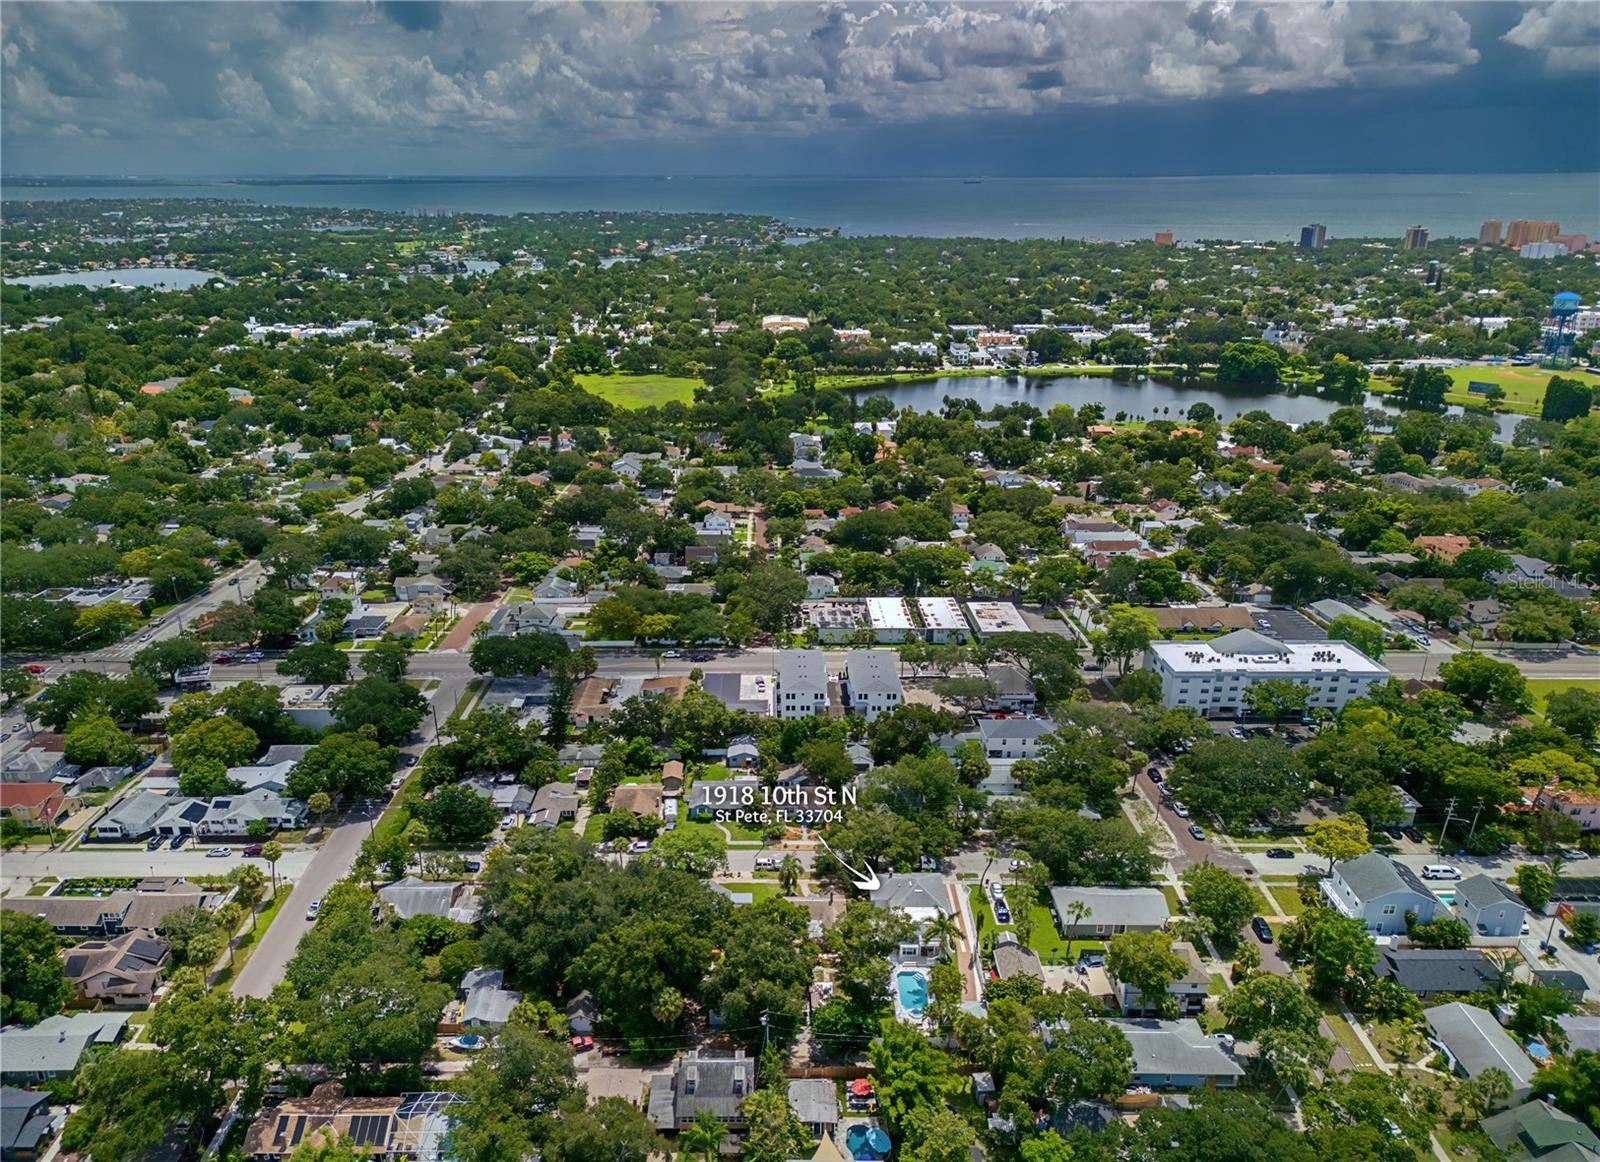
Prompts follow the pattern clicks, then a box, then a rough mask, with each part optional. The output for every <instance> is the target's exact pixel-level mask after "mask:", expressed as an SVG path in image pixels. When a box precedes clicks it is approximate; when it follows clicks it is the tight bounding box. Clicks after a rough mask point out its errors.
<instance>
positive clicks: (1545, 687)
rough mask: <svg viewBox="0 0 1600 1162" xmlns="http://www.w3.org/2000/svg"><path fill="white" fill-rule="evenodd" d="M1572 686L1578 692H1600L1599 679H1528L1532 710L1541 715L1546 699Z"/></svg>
mask: <svg viewBox="0 0 1600 1162" xmlns="http://www.w3.org/2000/svg"><path fill="white" fill-rule="evenodd" d="M1573 686H1576V687H1577V688H1578V689H1580V690H1594V691H1597V692H1600V678H1529V679H1528V694H1529V696H1530V697H1531V698H1532V699H1533V708H1534V710H1536V711H1538V712H1539V713H1540V714H1543V713H1544V700H1545V699H1546V698H1548V697H1550V695H1552V694H1559V693H1561V691H1563V690H1566V689H1568V688H1570V687H1573Z"/></svg>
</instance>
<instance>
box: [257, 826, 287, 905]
mask: <svg viewBox="0 0 1600 1162" xmlns="http://www.w3.org/2000/svg"><path fill="white" fill-rule="evenodd" d="M261 858H262V859H264V860H266V861H267V866H268V867H270V868H271V869H272V894H273V895H277V894H278V861H279V860H280V859H282V858H283V844H281V843H279V842H278V841H277V840H276V839H269V840H267V842H265V843H263V844H262V845H261Z"/></svg>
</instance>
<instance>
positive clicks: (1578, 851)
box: [1561, 847, 1589, 859]
mask: <svg viewBox="0 0 1600 1162" xmlns="http://www.w3.org/2000/svg"><path fill="white" fill-rule="evenodd" d="M1561 858H1562V859H1588V858H1589V853H1588V852H1587V851H1584V850H1583V848H1581V847H1563V848H1562V849H1561Z"/></svg>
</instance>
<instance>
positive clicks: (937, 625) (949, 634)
mask: <svg viewBox="0 0 1600 1162" xmlns="http://www.w3.org/2000/svg"><path fill="white" fill-rule="evenodd" d="M917 612H918V613H919V614H921V615H922V632H923V634H924V635H925V636H926V637H927V639H928V640H929V641H930V642H933V643H935V644H944V643H947V642H964V641H966V640H967V619H966V618H965V617H963V616H962V615H961V605H960V603H959V602H957V601H956V599H955V598H954V597H919V598H917Z"/></svg>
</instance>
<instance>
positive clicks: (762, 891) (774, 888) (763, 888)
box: [722, 880, 783, 904]
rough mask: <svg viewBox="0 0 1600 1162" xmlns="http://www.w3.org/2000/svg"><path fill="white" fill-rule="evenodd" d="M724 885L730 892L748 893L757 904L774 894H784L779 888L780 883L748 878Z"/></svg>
mask: <svg viewBox="0 0 1600 1162" xmlns="http://www.w3.org/2000/svg"><path fill="white" fill-rule="evenodd" d="M722 886H723V887H725V888H727V889H728V890H729V891H730V892H744V893H748V894H749V895H750V897H751V902H752V903H756V904H759V903H761V902H762V901H763V900H770V899H772V898H773V897H774V896H781V895H783V892H782V891H781V890H780V889H779V887H778V885H777V884H771V883H759V882H758V883H751V882H750V881H748V880H738V881H736V882H730V883H725V884H723V885H722Z"/></svg>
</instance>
